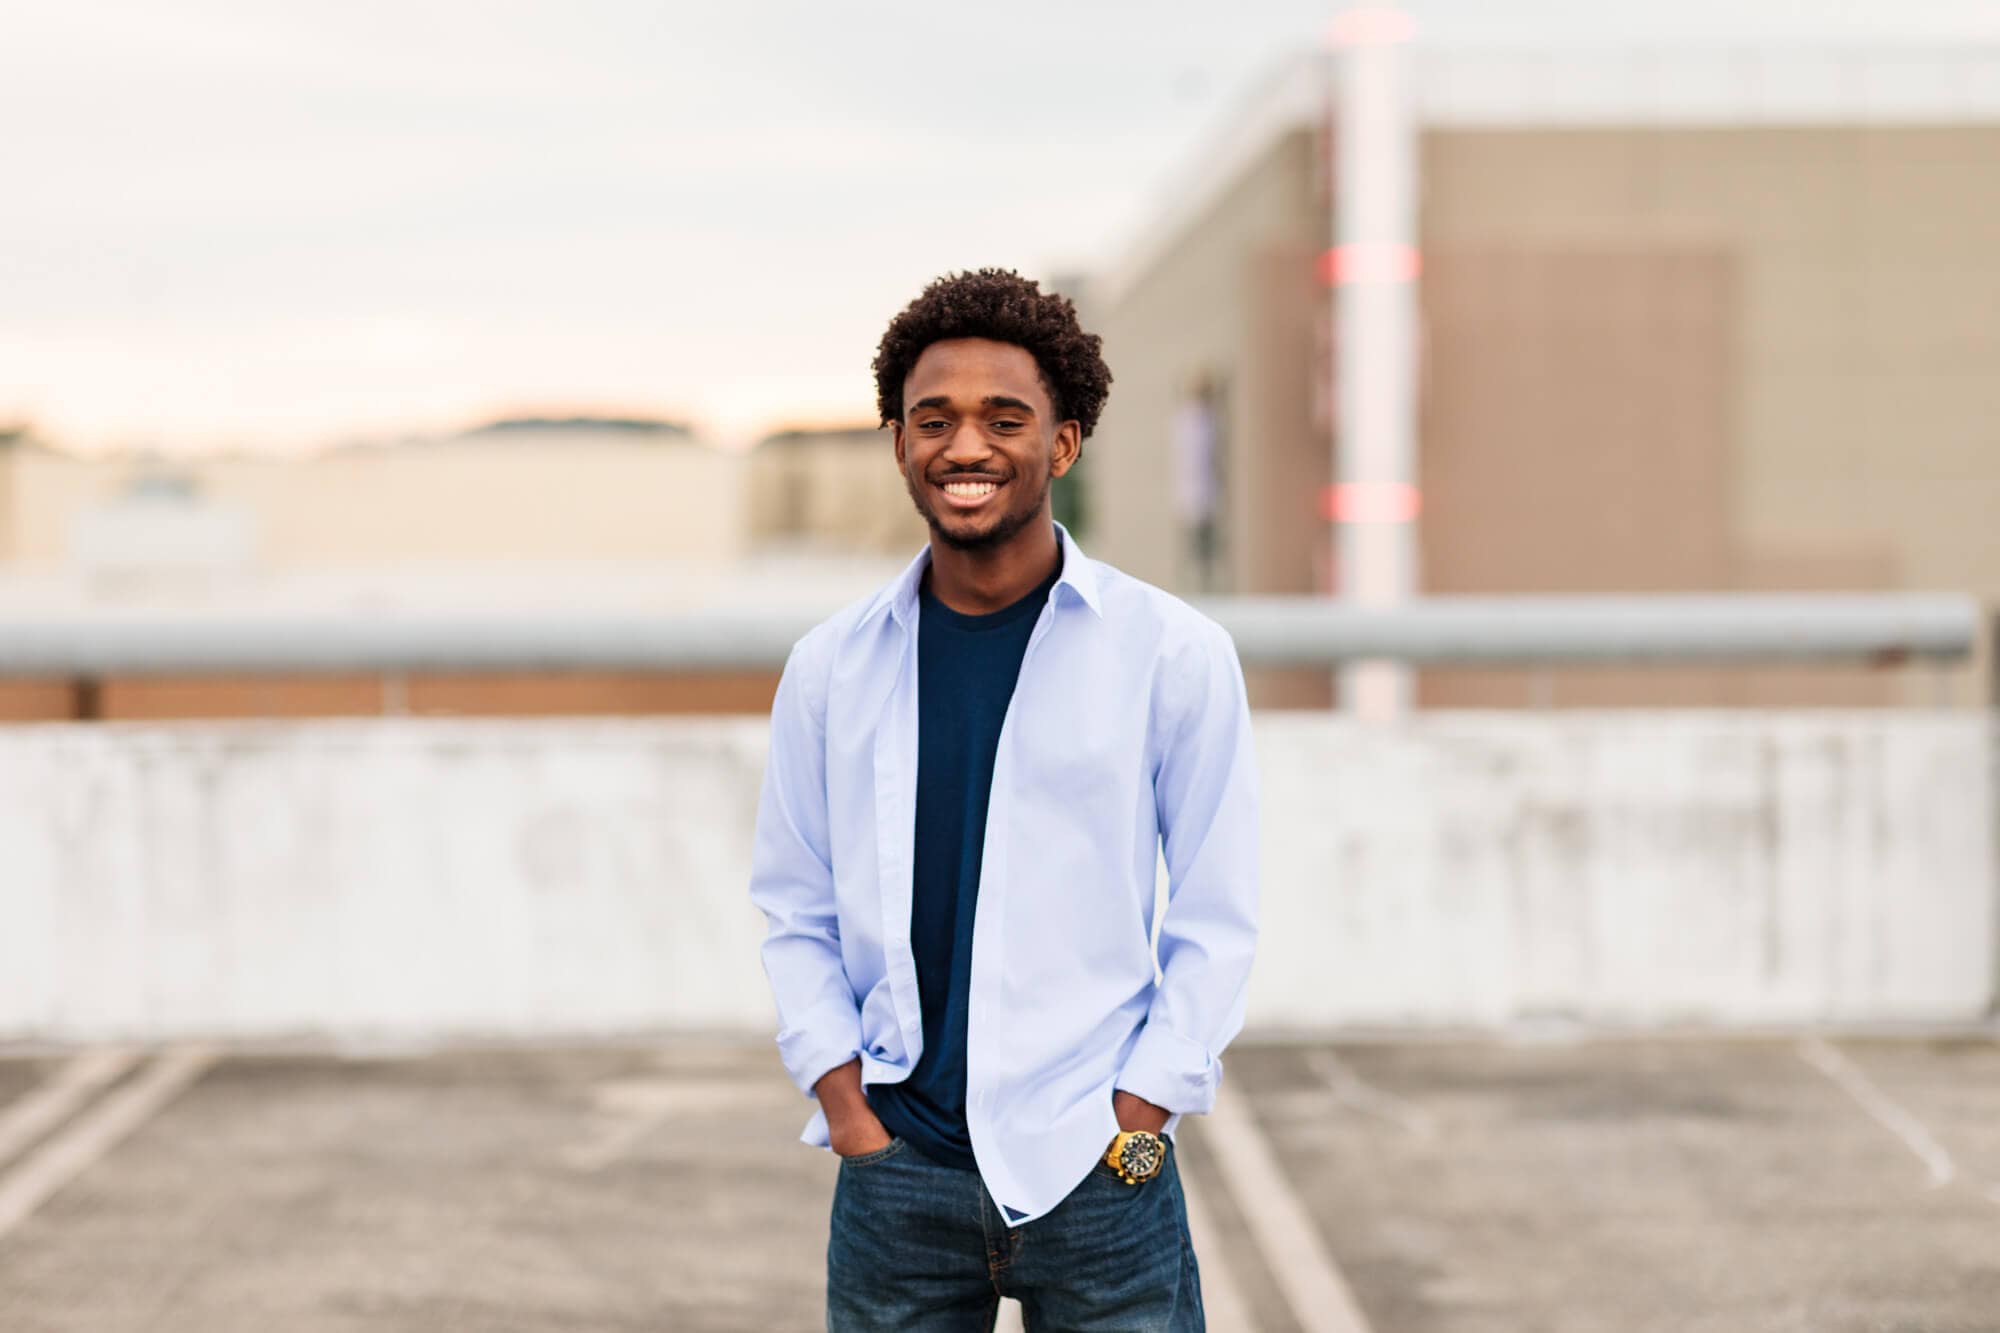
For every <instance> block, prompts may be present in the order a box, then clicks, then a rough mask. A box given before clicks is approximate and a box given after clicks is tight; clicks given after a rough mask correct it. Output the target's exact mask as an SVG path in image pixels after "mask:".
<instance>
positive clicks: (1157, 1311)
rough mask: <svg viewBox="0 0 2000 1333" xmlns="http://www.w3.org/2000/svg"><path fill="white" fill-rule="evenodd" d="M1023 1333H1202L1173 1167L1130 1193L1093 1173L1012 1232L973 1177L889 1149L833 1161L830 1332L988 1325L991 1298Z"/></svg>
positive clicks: (936, 1332)
mask: <svg viewBox="0 0 2000 1333" xmlns="http://www.w3.org/2000/svg"><path fill="white" fill-rule="evenodd" d="M1002 1296H1011V1297H1014V1298H1015V1299H1017V1300H1019V1301H1020V1302H1021V1314H1022V1322H1023V1323H1024V1324H1025V1325H1026V1326H1027V1329H1028V1333H1059V1331H1060V1333H1100V1330H1101V1331H1102V1333H1110V1331H1111V1330H1114V1329H1115V1330H1120V1331H1121V1333H1124V1331H1126V1330H1130V1331H1131V1333H1140V1331H1141V1330H1143V1331H1144V1333H1200V1330H1202V1329H1203V1328H1204V1327H1205V1326H1204V1324H1203V1322H1202V1313H1201V1277H1200V1274H1199V1272H1198V1271H1197V1270H1196V1268H1195V1259H1194V1243H1193V1242H1192V1241H1191V1240H1190V1239H1189V1238H1188V1229H1187V1205H1186V1203H1185V1201H1184V1200H1183V1198H1182V1195H1181V1178H1180V1168H1179V1166H1178V1165H1177V1164H1176V1162H1175V1150H1174V1148H1173V1146H1172V1140H1168V1147H1167V1161H1166V1165H1165V1166H1163V1167H1161V1168H1160V1173H1159V1174H1158V1175H1156V1176H1154V1177H1153V1178H1152V1179H1151V1180H1148V1181H1146V1182H1144V1183H1143V1184H1139V1185H1128V1184H1126V1183H1125V1182H1124V1181H1123V1180H1121V1179H1119V1177H1118V1174H1117V1172H1115V1171H1113V1170H1112V1169H1111V1168H1110V1167H1108V1166H1106V1165H1104V1163H1102V1162H1099V1163H1098V1164H1097V1165H1096V1166H1094V1167H1092V1168H1091V1170H1090V1174H1089V1175H1087V1176H1085V1177H1084V1178H1083V1181H1082V1182H1081V1183H1080V1184H1078V1185H1077V1187H1076V1188H1075V1189H1074V1190H1071V1191H1070V1194H1069V1197H1068V1198H1066V1199H1064V1200H1063V1201H1062V1202H1061V1203H1059V1204H1057V1205H1056V1207H1055V1208H1054V1210H1052V1211H1051V1212H1049V1213H1046V1214H1044V1215H1043V1216H1041V1217H1038V1218H1036V1219H1035V1220H1034V1221H1032V1222H1028V1223H1024V1224H1022V1225H1020V1226H1015V1227H1009V1226H1008V1225H1007V1223H1006V1221H1005V1220H1004V1218H1003V1216H1002V1214H1001V1212H1000V1209H999V1208H998V1207H997V1206H996V1205H995V1204H994V1202H993V1196H992V1195H990V1194H988V1193H987V1192H986V1186H985V1185H984V1184H983V1183H982V1182H981V1181H980V1179H979V1174H978V1173H977V1172H975V1171H963V1170H959V1169H958V1168H956V1167H949V1166H944V1165H941V1164H939V1163H937V1162H933V1161H931V1160H930V1159H929V1158H927V1157H925V1156H924V1155H923V1154H922V1153H920V1152H918V1151H917V1150H916V1149H915V1148H912V1147H910V1146H908V1145H907V1144H905V1143H904V1142H903V1140H902V1139H900V1138H898V1139H895V1140H893V1141H892V1142H891V1143H890V1144H889V1146H888V1147H886V1148H884V1149H882V1150H881V1151H880V1152H873V1153H866V1154H863V1155H862V1156H859V1157H846V1158H842V1159H841V1163H840V1180H839V1183H838V1184H837V1185H835V1187H834V1191H833V1223H832V1232H831V1235H830V1237H829V1239H828V1241H827V1249H826V1326H827V1329H828V1330H829V1333H859V1330H864V1329H882V1330H891V1329H893V1330H898V1331H899V1333H900V1331H902V1330H909V1331H910V1333H960V1330H975V1329H976V1330H979V1333H986V1331H987V1330H989V1329H991V1328H992V1327H993V1318H994V1315H995V1313H996V1312H997V1311H998V1310H999V1306H1000V1298H1001V1297H1002Z"/></svg>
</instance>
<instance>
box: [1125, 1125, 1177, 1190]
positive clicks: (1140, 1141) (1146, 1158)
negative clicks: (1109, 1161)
mask: <svg viewBox="0 0 2000 1333" xmlns="http://www.w3.org/2000/svg"><path fill="white" fill-rule="evenodd" d="M1165 1160H1166V1147H1165V1145H1164V1144H1163V1143H1161V1141H1160V1137H1159V1135H1157V1134H1134V1135H1133V1136H1132V1137H1131V1138H1129V1139H1127V1140H1125V1146H1124V1148H1122V1149H1120V1150H1119V1153H1118V1169H1119V1170H1120V1171H1122V1172H1124V1173H1125V1175H1126V1176H1128V1177H1130V1178H1131V1179H1134V1180H1148V1179H1150V1178H1151V1177H1152V1175H1153V1173H1154V1172H1156V1171H1158V1170H1159V1169H1160V1164H1161V1163H1162V1162H1164V1161H1165Z"/></svg>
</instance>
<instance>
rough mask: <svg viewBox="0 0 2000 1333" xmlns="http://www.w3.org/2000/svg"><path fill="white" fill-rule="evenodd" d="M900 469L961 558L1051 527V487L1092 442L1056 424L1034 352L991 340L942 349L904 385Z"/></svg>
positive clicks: (957, 342)
mask: <svg viewBox="0 0 2000 1333" xmlns="http://www.w3.org/2000/svg"><path fill="white" fill-rule="evenodd" d="M894 425H895V434H896V464H897V466H899V467H901V468H902V470H903V481H904V483H905V484H906V485H908V486H909V488H910V498H911V499H912V500H914V501H916V505H917V512H918V513H920V514H922V515H923V516H924V520H925V521H926V522H928V523H929V524H930V525H931V535H932V536H933V537H934V538H936V539H937V540H939V541H942V542H944V543H945V544H946V545H948V546H954V547H957V548H958V549H959V550H964V551H969V550H980V549H991V548H994V547H998V546H1003V545H1005V544H1006V543H1007V542H1008V541H1010V540H1011V539H1012V538H1013V537H1014V536H1015V535H1016V534H1018V533H1020V532H1021V531H1023V530H1024V529H1026V528H1027V527H1028V525H1029V524H1030V523H1032V522H1034V521H1035V520H1036V519H1037V518H1038V517H1041V518H1046V516H1047V514H1048V507H1049V481H1050V479H1051V478H1054V477H1060V476H1061V475H1062V474H1063V473H1065V472H1067V471H1069V469H1070V465H1071V464H1072V463H1074V462H1076V457H1077V453H1078V451H1079V449H1080V447H1081V443H1082V435H1081V432H1080V431H1079V429H1078V427H1077V423H1076V422H1074V421H1057V420H1055V411H1054V409H1053V408H1052V407H1051V405H1050V403H1049V393H1048V389H1047V388H1046V387H1045V386H1044V385H1043V383H1042V375H1041V369H1040V368H1039V367H1038V366H1036V364H1035V358H1034V357H1033V355H1031V354H1030V353H1029V352H1028V350H1027V349H1026V348H1025V347H1017V346H1015V345H1014V344H1012V343H1003V342H993V341H991V340H990V339H986V338H953V339H949V340H947V341H945V342H936V343H932V344H931V345H930V346H929V347H926V348H925V349H924V351H923V355H921V356H919V357H918V358H917V363H916V365H914V366H912V367H911V368H910V374H909V377H908V378H907V379H905V380H904V381H903V419H902V420H901V421H899V422H896V423H894Z"/></svg>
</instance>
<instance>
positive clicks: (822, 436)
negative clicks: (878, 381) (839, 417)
mask: <svg viewBox="0 0 2000 1333" xmlns="http://www.w3.org/2000/svg"><path fill="white" fill-rule="evenodd" d="M747 488H748V489H747V506H746V508H747V513H748V533H747V536H746V541H747V542H748V544H750V545H751V546H772V545H797V546H802V547H808V548H812V549H818V550H827V551H838V552H845V553H868V554H875V555H890V556H902V557H905V558H907V557H910V556H914V555H915V554H916V553H917V551H918V549H919V548H921V547H922V546H923V545H924V543H925V542H927V541H929V540H930V533H929V530H928V529H927V528H926V527H925V525H924V521H923V519H922V517H920V516H919V515H918V513H917V511H916V506H915V505H914V504H912V503H911V501H910V496H909V492H908V490H907V489H906V488H905V487H904V484H903V474H902V472H901V471H900V470H899V469H898V468H897V466H896V453H895V441H894V440H893V438H892V437H891V436H890V434H889V432H888V430H887V429H879V430H878V429H874V428H862V429H856V430H825V431H789V432H786V433H784V434H781V435H774V436H771V437H770V438H768V439H766V440H764V441H763V442H761V443H760V444H758V446H757V447H756V448H755V449H753V450H752V451H751V453H750V457H749V460H748V478H747Z"/></svg>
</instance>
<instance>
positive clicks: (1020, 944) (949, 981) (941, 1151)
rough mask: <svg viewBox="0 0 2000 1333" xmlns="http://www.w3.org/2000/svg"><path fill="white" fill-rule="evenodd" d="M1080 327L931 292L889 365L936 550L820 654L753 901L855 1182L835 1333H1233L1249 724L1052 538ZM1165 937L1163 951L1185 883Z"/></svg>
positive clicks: (1192, 631) (1086, 356)
mask: <svg viewBox="0 0 2000 1333" xmlns="http://www.w3.org/2000/svg"><path fill="white" fill-rule="evenodd" d="M1099 348H1100V342H1099V340H1098V339H1097V338H1096V337H1095V336H1093V335H1090V334H1087V333H1085V332H1083V330H1082V329H1080V328H1079V327H1078V326H1077V322H1076V312H1075V310H1074V308H1073V307H1072V306H1071V304H1070V303H1069V302H1068V301H1067V300H1065V299H1063V298H1062V297H1060V296H1056V295H1053V294H1049V293H1044V292H1042V291H1041V290H1040V289H1039V288H1038V287H1037V286H1036V284H1035V283H1033V282H1030V281H1028V280H1026V279H1024V278H1021V277H1020V276H1018V275H1016V274H1013V273H1008V272H1002V271H998V270H992V269H982V270H980V271H978V272H975V273H963V274H956V275H953V276H950V277H947V278H943V279H940V280H939V281H937V282H935V283H933V284H931V286H930V287H928V288H926V289H925V291H924V292H923V294H922V295H921V296H919V297H918V298H917V299H916V300H915V301H914V302H912V303H911V304H910V306H909V307H908V308H907V309H905V310H904V311H903V312H902V313H901V314H899V315H897V316H896V318H895V319H894V320H893V321H891V322H890V325H889V328H888V331H887V332H886V333H885V334H884V335H883V338H882V343H881V346H880V347H879V348H878V349H877V352H876V356H875V383H876V392H877V395H878V400H879V403H880V407H881V412H882V419H883V421H884V423H885V424H887V425H888V426H889V427H890V428H891V429H892V431H893V433H894V437H895V456H896V463H897V465H898V466H899V467H900V468H901V469H902V473H903V478H904V480H905V482H906V483H907V484H908V486H909V490H910V497H911V499H913V500H914V501H915V502H916V506H917V509H918V511H919V512H920V513H922V514H923V516H924V518H925V520H926V521H927V522H928V523H929V525H930V532H931V540H930V543H929V545H928V546H927V547H926V548H925V549H924V550H923V551H922V552H920V553H919V554H918V555H917V557H916V559H915V560H914V561H912V562H911V564H910V566H909V568H908V569H906V570H905V571H904V572H903V574H902V575H901V576H900V577H899V578H897V579H896V580H895V582H893V583H891V584H890V585H889V586H888V587H886V588H884V589H882V590H881V591H880V592H878V593H877V594H875V595H874V596H872V597H870V598H868V599H866V600H865V601H863V602H860V603H858V604H856V605H854V606H852V607H849V608H848V609H847V610H845V611H843V612H841V613H840V614H839V615H837V616H835V617H834V618H833V619H831V620H829V621H827V622H826V623H824V624H822V625H820V626H819V627H817V628H816V629H814V630H813V631H812V632H811V633H810V634H808V635H807V636H806V637H805V638H804V639H802V640H800V642H799V643H798V645H797V646H796V647H795V648H794V649H793V651H792V655H791V658H790V660H789V661H788V662H787V663H786V666H785V673H784V677H783V679H782V680H781V682H780V684H779V686H778V694H777V699H776V702H775V703H774V705H773V708H772V714H771V756H770V763H769V766H768V768H767V770H766V773H765V780H764V793H763V799H762V803H761V805H760V807H759V810H758V816H757V838H756V847H755V853H754V864H753V869H752V874H751V884H750V893H751V898H752V900H753V901H754V902H755V903H756V904H757V906H758V907H759V908H761V909H762V910H763V911H764V913H765V915H766V916H767V917H768V918H769V920H770V933H769V936H768V938H767V939H766V940H765V943H764V951H763V952H764V966H765V971H766V972H767V973H768V974H769V976H770V980H771V987H772V990H773V992H774V994H775V996H776V999H777V1007H778V1019H779V1025H780V1030H779V1033H778V1048H779V1052H780V1055H781V1056H782V1057H783V1060H784V1063H785V1067H786V1069H787V1071H788V1072H789V1073H790V1074H791V1076H792V1079H793V1081H794V1082H796V1083H797V1084H798V1087H799V1089H800V1091H802V1092H804V1093H805V1094H806V1095H807V1096H809V1097H814V1098H816V1099H817V1100H818V1102H819V1109H818V1112H817V1113H816V1114H815V1115H814V1116H813V1118H812V1120H811V1122H810V1123H809V1124H808V1125H807V1126H806V1131H805V1134H804V1139H805V1141H806V1142H807V1143H810V1144H813V1145H815V1146H818V1147H823V1148H830V1149H832V1151H833V1152H834V1153H836V1154H838V1155H839V1157H840V1159H841V1160H840V1172H839V1179H838V1182H837V1184H836V1186H835V1190H834V1199H833V1213H832V1220H831V1235H830V1238H829V1242H828V1246H827V1326H828V1328H829V1329H832V1330H837V1331H841V1330H852V1329H896V1330H959V1329H990V1328H991V1327H992V1325H993V1321H994V1316H995V1313H996V1310H997V1308H998V1301H999V1298H1000V1297H1001V1296H1013V1297H1017V1298H1018V1299H1019V1300H1020V1301H1021V1303H1022V1307H1023V1312H1024V1314H1025V1316H1026V1322H1027V1325H1028V1327H1029V1328H1030V1329H1035V1330H1041V1329H1072V1330H1089V1329H1113V1328H1116V1329H1163V1330H1182V1329H1199V1328H1201V1327H1202V1310H1201V1285H1200V1279H1199V1277H1198V1274H1197V1270H1196V1264H1195V1256H1194V1249H1193V1245H1192V1243H1191V1242H1190V1240H1189V1238H1188V1232H1187V1217H1186V1211H1185V1206H1184V1202H1183V1199H1182V1196H1181V1187H1180V1177H1179V1169H1178V1166H1177V1163H1176V1161H1175V1147H1174V1142H1173V1133H1174V1130H1175V1127H1176V1125H1177V1124H1178V1122H1179V1119H1180V1117H1181V1116H1182V1115H1186V1114H1192V1113H1195V1112H1202V1111H1207V1110H1208V1109H1210V1108H1211V1107H1212V1106H1213V1105H1214V1103H1215V1092H1216V1086H1217V1084H1218V1082H1219V1081H1220V1079H1221V1076H1222V1062H1221V1059H1220V1055H1221V1052H1222V1049H1223V1047H1224V1046H1226V1045H1227V1044H1228V1042H1229V1040H1230V1039H1231V1038H1232V1037H1233V1036H1235V1034H1236V1032H1237V1031H1238V1029H1239V1028H1241V1026H1242V1023H1243V996H1244V985H1245V982H1246V980H1247V978H1248V975H1249V970H1250V961H1251V955H1252V952H1253V950H1254V946H1255V942H1256V902H1257V860H1256V839H1257V827H1256V826H1257V812H1256V791H1255V774H1254V771H1253V767H1252V759H1251V749H1250V715H1249V710H1248V707H1247V704H1246V702H1245V698H1244V692H1243V677H1242V672H1241V670H1240V669H1239V667H1238V665H1237V661H1236V654H1235V650H1234V648H1233V647H1232V645H1231V644H1230V641H1229V638H1228V636H1227V635H1226V634H1224V633H1223V631H1222V630H1221V629H1220V628H1218V627H1217V626H1216V625H1215V624H1214V623H1213V622H1211V621H1209V620H1207V619H1205V618H1204V617H1202V616H1201V615H1199V614H1198V613H1197V612H1195V611H1194V610H1193V609H1191V608H1190V607H1188V606H1187V605H1186V604H1185V603H1183V602H1180V601H1178V600H1177V599H1175V598H1173V597H1170V596H1168V595H1167V594H1166V593H1163V592H1161V591H1160V590H1158V589H1156V588H1153V587H1151V586H1149V585H1147V584H1145V583H1142V582H1140V581H1138V580H1137V579H1133V578H1130V577H1128V576H1126V575H1124V574H1121V573H1120V572H1119V571H1117V570H1115V569H1113V568H1111V567H1110V566H1109V565H1105V564H1103V563H1101V562H1098V561H1093V560H1090V559H1088V558H1087V557H1085V556H1084V554H1083V553H1082V552H1081V551H1080V550H1078V549H1077V545H1076V543H1075V541H1073V540H1072V539H1071V538H1070V536H1069V534H1068V533H1067V532H1065V531H1064V530H1063V529H1062V528H1061V527H1060V526H1059V525H1057V524H1056V523H1055V522H1054V520H1053V518H1052V517H1051V514H1050V508H1049V487H1050V483H1051V482H1052V481H1053V480H1054V479H1055V478H1058V477H1061V476H1062V475H1063V474H1064V473H1065V472H1067V471H1069V469H1070V468H1071V467H1072V466H1074V465H1075V463H1076V460H1077V458H1078V456H1079V455H1080V454H1081V452H1082V449H1083V442H1084V440H1085V439H1086V438H1087V437H1088V436H1089V435H1090V432H1091V429H1092V427H1094V426H1095V425H1096V424H1097V417H1098V413H1099V412H1100V411H1101V410H1102V408H1103V406H1104V400H1105V397H1106V394H1107V392H1108V390H1109V388H1110V383H1111V374H1110V372H1109V371H1108V370H1107V369H1106V368H1105V365H1104V362H1103V359H1102V357H1101V355H1100V351H1099ZM1162 859H1164V861H1165V865H1166V871H1167V889H1166V901H1165V910H1164V913H1163V914H1160V915H1159V916H1158V921H1157V928H1158V945H1157V950H1156V949H1155V945H1154V929H1155V918H1156V906H1157V904H1156V894H1157V889H1156V885H1157V877H1156V870H1157V867H1158V865H1159V862H1160V861H1161V860H1162Z"/></svg>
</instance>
